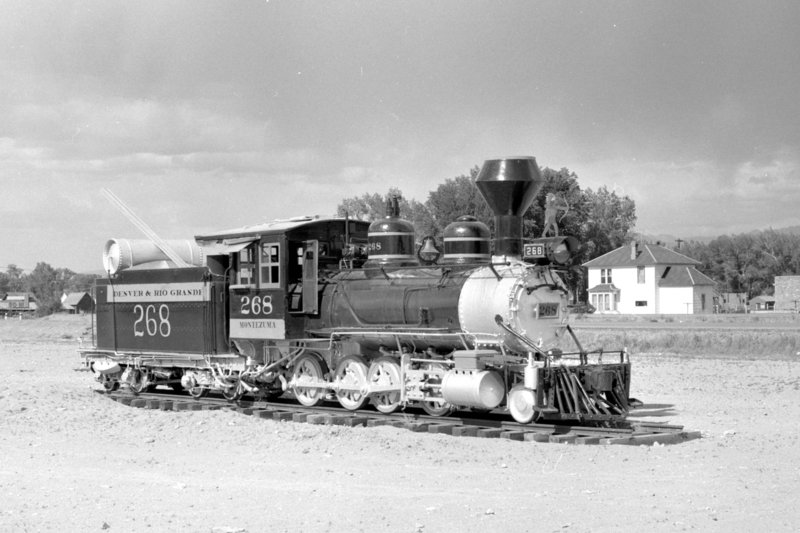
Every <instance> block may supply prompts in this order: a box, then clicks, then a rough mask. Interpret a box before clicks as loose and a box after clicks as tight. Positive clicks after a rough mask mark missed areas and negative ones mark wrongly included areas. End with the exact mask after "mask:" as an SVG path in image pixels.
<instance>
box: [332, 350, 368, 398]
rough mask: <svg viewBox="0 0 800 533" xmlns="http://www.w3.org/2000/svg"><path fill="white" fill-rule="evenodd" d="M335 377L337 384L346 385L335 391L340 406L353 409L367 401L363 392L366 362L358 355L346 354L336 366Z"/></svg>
mask: <svg viewBox="0 0 800 533" xmlns="http://www.w3.org/2000/svg"><path fill="white" fill-rule="evenodd" d="M336 378H337V379H338V380H339V385H340V386H342V387H347V388H345V389H340V390H338V391H336V398H337V399H338V400H339V403H340V404H342V407H344V408H345V409H349V410H350V411H355V410H356V409H361V407H363V406H364V404H365V403H366V402H367V396H366V395H365V394H364V393H363V390H364V388H365V387H366V386H367V363H366V362H365V361H364V359H363V358H361V357H359V356H358V355H348V356H347V357H345V358H344V359H342V360H341V362H340V363H339V365H338V366H337V367H336ZM356 389H357V390H356Z"/></svg>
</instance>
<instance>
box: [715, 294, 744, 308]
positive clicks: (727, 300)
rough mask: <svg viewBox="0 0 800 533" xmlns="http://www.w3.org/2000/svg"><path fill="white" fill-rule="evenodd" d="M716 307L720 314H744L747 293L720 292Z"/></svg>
mask: <svg viewBox="0 0 800 533" xmlns="http://www.w3.org/2000/svg"><path fill="white" fill-rule="evenodd" d="M717 305H718V311H719V312H720V313H744V312H746V311H747V293H746V292H721V293H719V296H718V299H717Z"/></svg>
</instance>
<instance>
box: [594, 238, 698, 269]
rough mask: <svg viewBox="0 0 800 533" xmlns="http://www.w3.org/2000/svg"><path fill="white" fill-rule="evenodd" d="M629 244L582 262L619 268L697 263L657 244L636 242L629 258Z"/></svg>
mask: <svg viewBox="0 0 800 533" xmlns="http://www.w3.org/2000/svg"><path fill="white" fill-rule="evenodd" d="M631 246H632V244H626V245H624V246H620V247H619V248H617V249H616V250H611V251H610V252H608V253H607V254H603V255H601V256H600V257H595V258H594V259H592V260H591V261H587V262H586V263H584V264H583V266H585V267H589V268H609V267H613V268H621V267H634V266H652V265H699V264H700V261H696V260H694V259H692V258H691V257H687V256H685V255H683V254H681V253H678V252H676V251H674V250H670V249H669V248H664V247H663V246H660V245H658V244H647V243H637V245H636V257H635V258H634V259H631Z"/></svg>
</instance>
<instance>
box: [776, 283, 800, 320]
mask: <svg viewBox="0 0 800 533" xmlns="http://www.w3.org/2000/svg"><path fill="white" fill-rule="evenodd" d="M775 310H776V311H793V312H797V311H800V276H775Z"/></svg>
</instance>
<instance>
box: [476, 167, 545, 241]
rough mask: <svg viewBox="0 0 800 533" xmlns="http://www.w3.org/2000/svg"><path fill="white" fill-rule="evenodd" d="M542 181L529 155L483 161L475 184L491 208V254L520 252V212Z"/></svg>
mask: <svg viewBox="0 0 800 533" xmlns="http://www.w3.org/2000/svg"><path fill="white" fill-rule="evenodd" d="M542 184H543V180H542V175H541V174H540V173H539V166H538V165H537V164H536V159H534V158H533V157H513V158H508V159H489V160H486V161H485V162H484V163H483V167H481V171H480V172H479V173H478V178H477V179H476V180H475V185H477V186H478V190H479V191H480V192H481V194H482V195H483V198H484V199H485V200H486V203H487V204H489V207H490V208H491V209H492V211H494V221H495V237H494V254H495V255H508V256H521V255H522V215H523V214H525V211H527V210H528V208H529V207H530V206H531V204H532V203H533V200H534V198H536V195H537V194H538V193H539V189H541V188H542Z"/></svg>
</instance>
